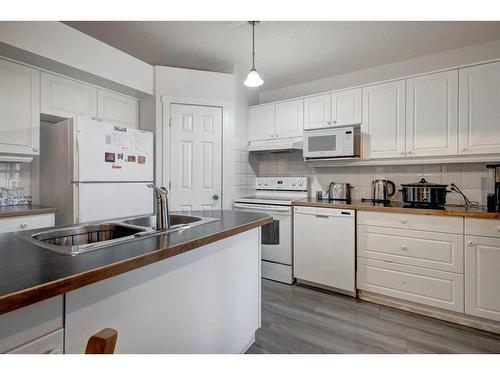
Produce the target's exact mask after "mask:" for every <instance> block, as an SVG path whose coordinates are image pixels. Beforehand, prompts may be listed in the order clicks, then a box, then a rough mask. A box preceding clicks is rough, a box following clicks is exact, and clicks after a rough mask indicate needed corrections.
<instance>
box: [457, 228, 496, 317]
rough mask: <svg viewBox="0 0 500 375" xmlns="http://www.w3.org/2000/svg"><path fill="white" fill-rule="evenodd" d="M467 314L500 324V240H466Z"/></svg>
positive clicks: (478, 238) (471, 237) (483, 238)
mask: <svg viewBox="0 0 500 375" xmlns="http://www.w3.org/2000/svg"><path fill="white" fill-rule="evenodd" d="M465 242H466V246H465V313H466V314H469V315H474V316H479V317H482V318H488V319H493V320H499V321H500V293H499V292H498V286H499V285H500V272H499V270H500V239H498V238H488V237H475V236H466V237H465Z"/></svg>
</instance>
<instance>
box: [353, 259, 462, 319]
mask: <svg viewBox="0 0 500 375" xmlns="http://www.w3.org/2000/svg"><path fill="white" fill-rule="evenodd" d="M357 287H358V289H361V290H366V291H369V292H374V293H379V294H383V295H386V296H389V297H395V298H400V299H404V300H407V301H411V302H417V303H421V304H425V305H428V306H432V307H438V308H441V309H446V310H451V311H456V312H462V313H463V312H464V277H463V275H462V274H457V273H452V272H443V271H436V270H432V269H428V268H422V267H414V266H408V265H402V264H396V263H390V262H384V261H378V260H373V259H364V258H360V257H358V273H357Z"/></svg>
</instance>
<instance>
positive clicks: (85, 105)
mask: <svg viewBox="0 0 500 375" xmlns="http://www.w3.org/2000/svg"><path fill="white" fill-rule="evenodd" d="M41 81H42V84H41V112H42V113H44V114H47V115H52V116H57V117H65V118H68V117H74V116H89V117H93V118H95V119H99V120H100V121H106V122H110V123H116V124H117V125H122V126H127V127H132V128H137V127H138V123H139V102H138V100H137V99H134V98H130V97H127V96H124V95H120V94H117V93H114V92H111V91H107V90H103V89H100V88H97V87H95V86H90V85H87V84H85V83H81V82H77V81H74V80H72V79H69V78H65V77H61V76H57V75H53V74H49V73H45V72H42V79H41Z"/></svg>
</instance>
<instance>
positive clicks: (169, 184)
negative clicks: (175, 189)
mask: <svg viewBox="0 0 500 375" xmlns="http://www.w3.org/2000/svg"><path fill="white" fill-rule="evenodd" d="M168 190H172V181H169V182H168Z"/></svg>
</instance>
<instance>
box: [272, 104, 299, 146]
mask: <svg viewBox="0 0 500 375" xmlns="http://www.w3.org/2000/svg"><path fill="white" fill-rule="evenodd" d="M274 111H275V132H276V137H277V138H287V137H302V133H303V132H304V101H303V100H302V99H299V100H291V101H289V102H282V103H277V104H276V105H275V106H274Z"/></svg>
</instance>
